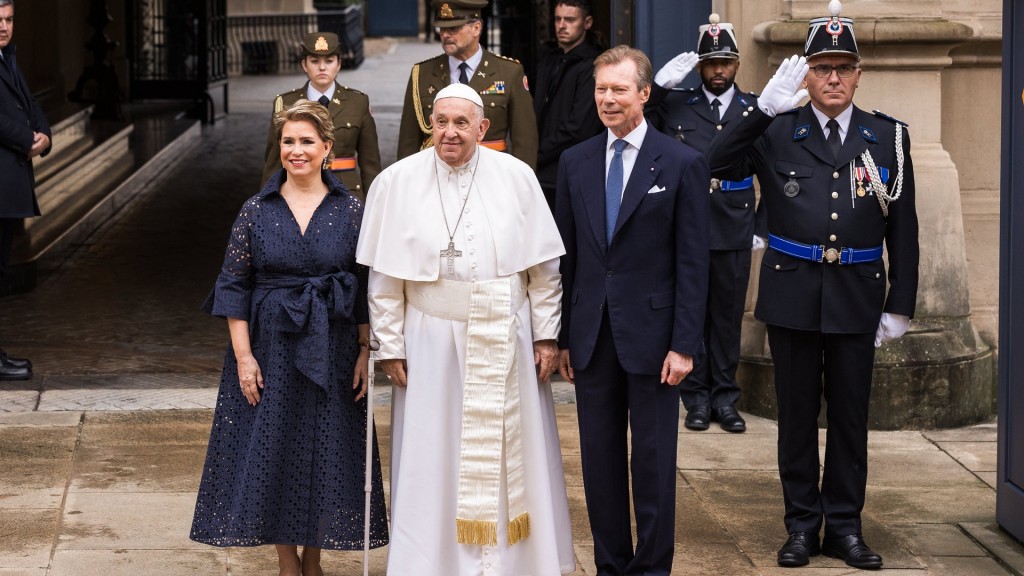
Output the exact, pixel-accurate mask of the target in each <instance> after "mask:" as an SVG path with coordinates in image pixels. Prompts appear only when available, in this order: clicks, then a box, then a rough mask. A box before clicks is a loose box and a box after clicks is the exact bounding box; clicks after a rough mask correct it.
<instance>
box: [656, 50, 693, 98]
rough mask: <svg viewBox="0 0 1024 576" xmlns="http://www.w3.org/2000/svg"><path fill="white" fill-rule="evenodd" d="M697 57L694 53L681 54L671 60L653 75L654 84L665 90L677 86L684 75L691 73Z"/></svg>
mask: <svg viewBox="0 0 1024 576" xmlns="http://www.w3.org/2000/svg"><path fill="white" fill-rule="evenodd" d="M698 59H699V58H698V56H697V53H696V52H683V53H682V54H680V55H679V56H676V57H675V58H673V59H671V60H669V61H668V63H666V64H665V65H664V66H662V67H661V70H658V73H657V74H655V75H654V83H655V84H657V85H658V86H661V87H662V88H665V89H666V90H671V89H673V88H675V87H676V86H678V85H679V84H680V83H681V82H682V81H683V78H686V75H687V74H689V73H690V72H692V71H693V67H694V66H696V65H697V60H698Z"/></svg>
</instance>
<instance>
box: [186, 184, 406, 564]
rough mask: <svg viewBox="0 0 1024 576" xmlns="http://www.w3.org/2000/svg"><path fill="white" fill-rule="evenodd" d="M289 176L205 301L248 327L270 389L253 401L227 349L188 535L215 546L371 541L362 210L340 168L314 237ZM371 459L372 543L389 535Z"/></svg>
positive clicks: (256, 214) (266, 199)
mask: <svg viewBox="0 0 1024 576" xmlns="http://www.w3.org/2000/svg"><path fill="white" fill-rule="evenodd" d="M282 175H283V171H281V172H279V173H278V175H276V176H275V177H273V178H272V179H271V180H270V181H269V182H268V183H267V185H266V187H265V188H264V189H263V191H262V192H260V193H259V194H257V195H256V196H254V197H252V198H250V199H249V200H248V201H246V203H245V205H244V206H243V207H242V210H241V212H240V213H239V214H238V219H237V220H236V221H235V225H234V227H233V228H232V231H231V238H230V241H229V243H228V248H227V253H226V254H225V257H224V266H223V269H222V270H221V273H220V276H219V277H218V278H217V284H216V286H215V288H214V290H213V293H211V295H210V298H209V299H208V300H207V302H206V304H205V305H204V309H205V310H206V311H207V312H210V313H212V314H214V315H216V316H221V317H231V318H240V319H243V320H247V321H248V322H249V333H250V338H251V346H252V352H253V356H254V357H255V358H256V361H257V362H258V363H259V366H260V369H261V370H262V373H263V379H264V388H263V390H261V391H260V393H261V399H260V402H259V403H258V404H257V405H256V406H250V405H249V403H248V402H247V401H246V399H245V396H243V395H242V391H241V389H240V386H239V382H238V366H237V364H236V362H235V355H234V351H233V350H232V349H231V346H230V345H229V346H228V351H227V354H226V355H225V357H224V371H223V374H222V376H221V382H220V391H219V393H218V396H217V408H216V410H215V412H214V416H213V428H212V430H211V432H210V443H209V447H208V448H207V452H206V464H205V465H204V466H203V477H202V483H201V484H200V486H199V495H198V498H197V500H196V510H195V516H194V517H193V520H192V532H191V538H192V539H193V540H196V541H198V542H203V543H206V544H211V545H213V546H257V545H261V544H294V545H299V546H314V547H319V548H326V549H334V550H359V549H362V547H363V519H364V513H363V506H364V497H365V492H364V478H363V472H364V460H365V450H366V441H365V438H366V400H365V399H363V400H361V401H360V402H358V403H356V402H354V401H353V399H354V397H355V394H356V391H354V390H353V389H352V374H353V369H354V367H355V362H356V358H357V356H358V353H359V347H358V346H359V345H358V332H357V326H356V325H357V324H363V323H367V322H368V312H367V304H366V278H367V270H366V268H365V267H363V266H361V265H358V264H356V261H355V250H356V241H357V239H358V238H359V225H360V222H361V219H362V212H363V206H362V204H361V203H360V202H359V200H357V199H356V198H354V197H353V196H351V195H349V194H348V192H347V191H346V190H345V188H344V186H343V185H342V184H341V183H340V182H338V181H337V180H336V179H335V178H334V176H333V175H330V174H329V173H324V176H323V178H324V181H325V182H326V183H327V184H328V187H329V190H330V191H329V193H328V194H327V196H326V197H325V198H324V200H323V202H322V203H321V204H320V206H319V207H318V208H317V209H316V211H315V212H314V213H313V217H312V219H311V220H310V222H309V226H308V227H307V229H306V232H305V235H303V234H300V232H299V225H298V223H297V222H296V220H295V218H294V217H293V216H292V213H291V211H290V210H289V208H288V205H287V203H286V202H285V200H284V198H282V197H281V195H280V192H279V191H280V179H281V176H282ZM376 449H377V440H376V435H374V459H373V480H372V502H373V503H372V507H371V522H370V526H371V531H370V545H371V547H374V548H376V547H380V546H383V545H385V544H387V540H388V535H387V516H386V511H385V507H384V493H383V483H382V481H381V470H380V459H379V456H378V454H377V452H376Z"/></svg>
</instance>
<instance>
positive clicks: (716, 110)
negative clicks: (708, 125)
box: [711, 98, 722, 122]
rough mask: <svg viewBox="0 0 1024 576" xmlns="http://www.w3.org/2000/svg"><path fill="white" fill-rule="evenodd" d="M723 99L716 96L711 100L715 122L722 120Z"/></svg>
mask: <svg viewBox="0 0 1024 576" xmlns="http://www.w3.org/2000/svg"><path fill="white" fill-rule="evenodd" d="M721 107H722V101H721V100H719V99H718V98H715V99H714V100H712V101H711V115H712V116H713V117H714V118H715V122H721V121H722V110H721Z"/></svg>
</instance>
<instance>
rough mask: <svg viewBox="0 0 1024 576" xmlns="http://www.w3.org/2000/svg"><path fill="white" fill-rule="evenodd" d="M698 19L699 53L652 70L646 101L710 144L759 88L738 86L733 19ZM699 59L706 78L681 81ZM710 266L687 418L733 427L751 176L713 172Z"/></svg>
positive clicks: (675, 126)
mask: <svg viewBox="0 0 1024 576" xmlns="http://www.w3.org/2000/svg"><path fill="white" fill-rule="evenodd" d="M708 22H709V23H708V24H705V25H703V26H701V27H700V39H699V40H698V41H697V53H696V54H695V53H693V52H684V53H682V54H680V55H679V56H676V57H675V58H673V59H672V60H670V61H669V62H668V63H667V64H665V65H664V66H663V67H662V68H661V70H659V71H658V73H657V74H656V75H655V76H654V88H653V90H652V92H651V99H650V101H649V102H648V104H647V114H648V118H649V119H650V120H651V123H652V124H653V125H654V126H656V127H657V128H658V129H659V130H661V131H662V132H664V133H665V134H668V135H669V136H674V137H675V138H676V139H678V140H679V141H681V142H685V143H686V144H689V145H690V146H693V147H694V148H696V149H697V150H698V151H700V152H707V150H708V146H710V145H711V141H712V140H714V138H715V137H716V136H718V135H719V134H720V133H721V130H722V129H723V128H724V127H725V126H726V125H728V124H729V122H730V121H734V120H736V119H738V118H743V117H745V116H748V115H749V114H750V113H751V112H752V111H753V110H754V107H755V106H757V96H756V95H755V94H751V93H747V92H742V91H741V90H740V89H739V88H737V87H736V84H735V78H736V72H737V70H739V67H740V53H739V48H738V44H737V42H736V36H735V35H734V34H733V30H732V24H727V23H719V17H718V14H712V15H711V16H710V17H709V18H708ZM695 65H696V67H697V70H698V71H699V72H700V76H701V81H702V83H701V86H700V87H699V88H696V89H692V88H685V89H684V88H676V86H678V85H679V84H680V83H681V82H682V81H683V78H685V77H686V76H687V74H689V73H690V71H691V70H692V69H693V67H694V66H695ZM710 192H711V197H710V204H711V270H710V278H709V284H708V304H707V314H706V315H705V317H704V318H705V319H704V343H705V346H707V356H706V357H705V358H704V360H703V361H702V362H700V363H699V364H697V365H696V366H695V367H694V369H693V372H692V373H691V374H690V375H689V376H687V377H686V380H683V382H682V384H680V386H679V388H680V390H679V393H680V395H681V396H682V399H683V405H684V406H685V407H686V420H685V421H684V424H685V425H686V427H687V428H689V429H691V430H707V429H708V426H709V425H710V424H709V423H710V422H711V421H717V422H718V424H719V425H720V426H721V427H722V429H724V430H727V431H729V432H743V431H745V430H746V429H747V426H746V422H744V421H743V417H742V416H740V414H739V412H737V411H736V408H735V404H736V401H737V400H738V399H739V397H740V388H739V386H737V384H736V366H737V365H738V364H739V359H740V327H741V326H742V323H743V308H744V305H745V304H746V298H747V282H748V280H749V279H750V252H751V247H752V245H753V244H754V243H755V242H758V241H760V242H761V245H762V246H763V241H762V240H761V239H760V238H756V237H755V236H754V216H755V207H756V202H757V201H756V199H755V196H754V177H753V176H751V175H750V174H749V173H747V174H745V175H744V176H743V177H742V178H739V179H737V180H719V179H717V178H714V179H712V180H711V185H710Z"/></svg>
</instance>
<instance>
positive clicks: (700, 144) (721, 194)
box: [645, 84, 765, 250]
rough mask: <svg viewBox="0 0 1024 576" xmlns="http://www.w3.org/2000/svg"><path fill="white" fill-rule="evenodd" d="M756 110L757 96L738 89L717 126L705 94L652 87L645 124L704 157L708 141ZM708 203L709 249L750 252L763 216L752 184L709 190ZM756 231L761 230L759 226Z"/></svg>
mask: <svg viewBox="0 0 1024 576" xmlns="http://www.w3.org/2000/svg"><path fill="white" fill-rule="evenodd" d="M756 108H757V95H756V94H753V93H750V92H742V91H741V90H740V89H739V87H738V86H737V87H736V92H735V93H734V95H733V99H732V102H731V103H730V104H729V107H728V108H726V109H725V110H724V111H722V120H721V121H720V122H716V121H715V119H714V116H713V115H712V112H711V103H710V102H708V99H707V94H705V93H704V90H701V89H700V88H699V87H698V88H696V89H693V88H686V89H673V90H666V89H665V88H662V87H661V86H658V85H656V84H655V85H653V86H652V89H651V99H650V100H648V102H647V106H646V110H645V112H646V113H647V118H648V120H650V122H651V124H652V125H654V127H656V128H657V129H658V130H661V131H662V132H663V133H665V134H668V135H669V136H672V137H674V138H675V139H676V140H679V141H680V142H683V143H686V144H689V145H690V146H693V147H694V148H696V149H697V151H698V152H701V153H704V154H706V153H707V151H708V148H709V147H710V146H711V141H712V140H714V139H715V137H717V136H718V135H719V134H720V133H721V131H722V130H723V129H724V128H725V127H726V126H728V125H729V123H730V122H732V121H734V120H736V119H738V118H745V117H746V116H748V115H749V114H750V113H751V112H753V111H754V109H756ZM749 176H750V174H747V175H746V176H744V177H743V178H737V180H744V179H745V178H747V177H749ZM710 202H711V249H712V250H750V244H751V241H752V239H753V236H754V232H755V227H754V223H755V219H760V218H761V217H762V216H763V212H761V211H760V208H758V206H757V199H756V197H755V195H754V187H753V184H752V183H751V186H750V187H749V188H745V189H740V190H726V189H723V188H722V187H717V188H716V187H712V189H711V196H710ZM759 227H762V226H760V222H759ZM758 232H759V234H761V235H764V234H765V232H764V231H763V230H759V231H758Z"/></svg>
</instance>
